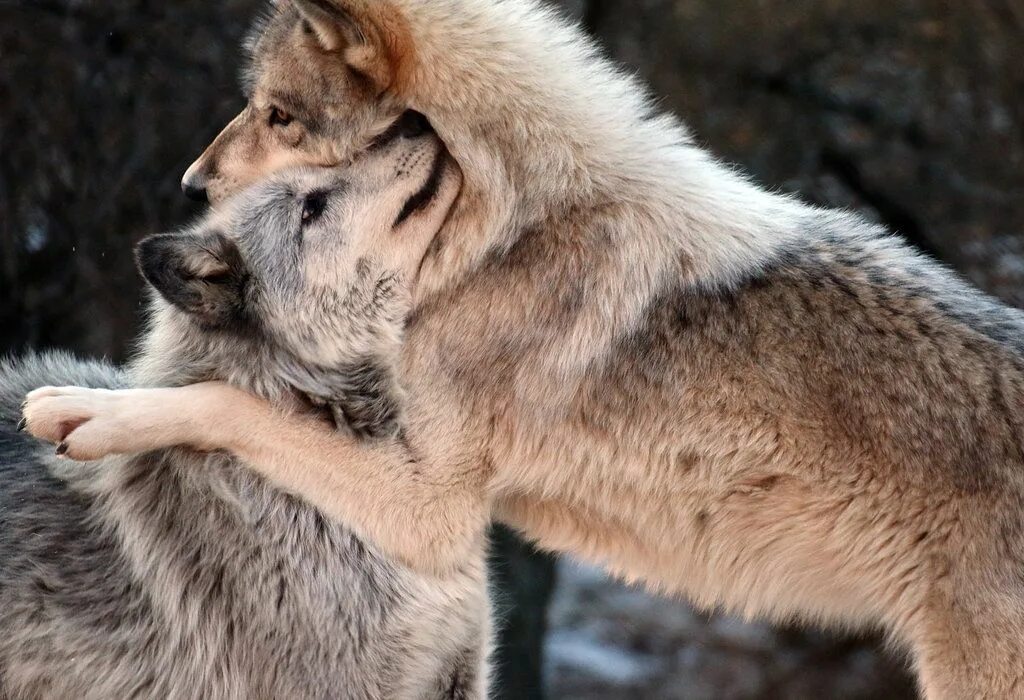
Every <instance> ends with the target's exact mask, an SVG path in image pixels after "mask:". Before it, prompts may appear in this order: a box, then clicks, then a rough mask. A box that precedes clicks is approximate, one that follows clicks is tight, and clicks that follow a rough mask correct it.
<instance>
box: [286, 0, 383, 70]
mask: <svg viewBox="0 0 1024 700" xmlns="http://www.w3.org/2000/svg"><path fill="white" fill-rule="evenodd" d="M291 4H292V5H293V6H294V7H295V9H296V10H297V11H298V13H299V16H300V17H301V18H302V23H303V27H304V28H305V29H306V31H307V32H308V33H310V34H312V35H313V36H314V37H315V38H316V41H317V43H318V44H319V45H320V48H321V49H323V50H324V51H327V52H330V53H340V54H341V55H342V56H343V58H344V60H345V63H347V64H348V65H349V66H350V67H351V68H352V69H353V70H355V71H356V72H358V73H360V74H361V75H363V76H365V77H366V78H368V79H369V80H370V81H371V82H372V83H373V84H374V85H375V86H376V87H377V88H379V89H384V88H386V87H388V86H389V85H390V84H391V83H392V81H393V79H394V76H395V74H396V73H397V71H398V67H397V66H396V65H394V64H393V61H392V58H393V57H394V56H396V55H398V54H397V52H396V51H395V50H394V49H395V47H392V46H388V45H386V43H385V41H384V37H385V36H388V37H391V38H392V39H396V40H397V34H396V32H394V31H393V28H392V31H385V27H383V26H382V25H381V23H382V22H383V21H385V20H384V17H383V13H382V12H381V8H380V7H375V8H373V9H371V8H370V3H368V2H364V1H363V0H291ZM380 4H383V3H380ZM384 7H385V8H386V7H387V5H386V4H385V5H384Z"/></svg>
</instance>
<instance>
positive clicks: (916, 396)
mask: <svg viewBox="0 0 1024 700" xmlns="http://www.w3.org/2000/svg"><path fill="white" fill-rule="evenodd" d="M251 46H252V54H253V57H252V63H251V69H250V71H249V73H248V75H247V81H246V86H247V92H248V95H249V104H248V106H247V107H246V109H245V110H244V111H243V112H242V114H241V115H240V116H239V118H238V119H236V120H235V122H233V123H232V124H231V125H229V126H228V127H227V128H226V129H225V131H224V132H223V133H222V134H221V136H220V137H218V139H217V140H216V141H215V142H214V143H213V144H212V145H211V146H210V148H209V150H208V151H207V152H206V153H205V154H203V156H201V157H200V159H199V160H198V161H197V162H196V163H195V165H194V166H193V167H192V168H191V169H190V171H189V173H187V174H186V184H188V185H190V186H191V187H192V188H193V190H196V191H201V192H205V193H206V195H207V196H208V197H209V198H211V199H213V200H217V199H220V198H222V197H224V196H225V195H226V194H227V193H229V192H230V191H233V190H234V189H236V188H237V187H239V186H241V185H242V184H244V183H245V182H249V181H253V180H257V179H260V178H263V177H265V176H266V175H267V174H268V173H270V172H273V171H274V170H276V169H278V168H280V167H283V166H284V165H290V164H296V163H303V164H307V165H340V166H344V165H345V164H346V163H347V162H349V161H350V160H351V159H352V158H354V157H356V156H357V155H358V154H359V153H360V152H362V151H363V150H364V149H366V148H367V147H369V145H370V144H372V143H374V141H375V139H377V138H378V137H379V135H380V134H381V133H386V132H387V130H388V129H389V128H391V127H390V125H391V124H393V123H401V121H402V120H403V119H409V116H408V114H409V112H407V110H413V111H414V112H415V113H419V114H422V115H425V116H426V117H427V118H428V119H429V120H430V122H431V123H432V124H433V126H434V127H435V128H436V129H437V131H438V133H439V135H440V136H441V138H442V139H443V140H444V142H445V143H446V144H447V146H448V148H449V149H450V151H451V153H452V155H453V157H454V158H455V160H456V161H457V162H458V164H459V166H460V168H461V170H462V172H463V175H464V181H463V184H462V187H461V189H460V192H459V195H458V198H457V200H456V203H455V205H454V207H453V209H452V211H451V213H450V215H449V216H448V218H447V219H446V221H445V224H444V226H443V227H442V228H441V229H440V231H439V232H438V234H437V236H435V238H434V239H433V241H432V242H431V243H430V245H429V246H428V247H427V248H426V249H425V253H424V255H423V256H422V258H421V260H420V261H419V263H418V266H417V267H416V270H415V276H414V277H410V278H409V280H410V281H409V292H408V294H409V296H410V298H411V299H412V303H411V310H410V312H409V314H408V315H407V317H406V322H405V325H404V328H403V331H402V339H401V343H400V349H399V357H398V359H397V360H396V361H395V367H396V368H397V370H396V375H395V377H396V382H397V385H398V386H399V387H400V388H401V391H402V397H403V398H402V401H401V405H402V425H403V427H404V431H403V434H402V435H401V436H400V438H395V439H392V440H390V441H385V442H377V443H373V444H369V443H360V442H358V441H356V440H354V439H352V438H347V437H344V436H339V435H338V434H336V433H334V432H331V431H328V430H327V429H325V428H324V427H322V426H320V425H318V424H316V423H314V422H312V421H310V420H308V419H303V418H301V417H292V418H286V419H282V418H280V417H278V415H277V414H276V413H275V412H274V411H273V410H272V407H271V406H269V405H268V404H267V403H266V402H265V401H261V400H259V399H257V398H254V397H251V396H249V395H246V394H244V393H241V392H239V391H237V390H235V389H232V388H230V387H227V386H224V385H217V384H205V385H202V386H201V387H190V388H188V389H180V390H176V391H174V392H173V393H172V394H171V395H170V396H167V395H163V396H164V398H162V399H161V400H160V402H154V401H153V399H152V397H151V396H149V395H145V396H137V397H135V398H134V399H132V398H130V397H124V396H119V395H118V396H114V397H109V396H101V395H96V394H94V393H91V392H77V391H74V390H69V391H68V392H66V393H64V394H58V395H52V396H48V395H47V394H46V393H45V392H44V393H42V394H36V395H33V399H32V400H31V401H30V405H29V407H28V410H27V412H26V415H27V416H28V417H29V420H30V423H31V424H32V430H33V431H34V432H36V433H37V434H39V435H41V436H43V437H46V438H48V439H51V440H54V441H64V442H65V444H66V447H67V449H68V454H69V455H71V456H72V457H77V458H82V457H93V456H97V455H100V454H105V453H106V452H108V451H111V452H118V451H125V450H131V449H142V448H149V447H154V446H162V445H166V444H174V443H185V444H191V445H201V446H206V447H218V448H223V449H227V450H229V451H231V452H233V453H234V454H237V455H239V456H240V457H241V458H242V459H243V460H244V461H245V462H246V463H248V464H250V465H252V466H253V468H255V469H256V470H257V471H258V472H259V473H260V474H262V475H264V476H265V477H266V478H267V479H269V480H270V481H271V482H273V483H275V484H278V485H280V486H282V487H284V488H287V489H290V490H292V491H293V492H294V493H296V494H300V495H301V496H302V497H303V498H305V499H307V500H309V501H310V502H311V503H314V504H316V505H317V506H319V507H321V508H322V509H323V510H324V512H326V513H328V514H330V515H331V516H332V517H338V518H341V519H342V520H344V521H345V522H350V523H353V524H354V526H355V527H356V528H357V531H358V532H360V534H362V535H364V536H365V537H366V538H367V539H368V540H370V541H372V542H374V543H375V544H376V545H378V546H379V547H380V548H381V550H382V551H383V552H385V553H386V554H387V555H388V556H390V557H394V558H396V559H397V560H399V561H402V562H405V563H406V564H408V565H410V566H412V567H415V568H417V569H419V570H422V571H426V572H431V573H432V574H433V575H437V576H445V575H448V574H449V573H450V572H452V571H457V570H459V567H460V566H462V565H463V563H464V562H465V561H467V560H468V558H470V557H471V556H472V555H473V554H474V553H475V552H476V549H477V547H478V542H479V539H480V537H481V532H482V531H483V528H484V525H485V524H486V523H487V522H488V521H489V520H490V519H491V518H492V517H496V518H499V519H501V520H503V521H505V522H507V523H509V524H511V525H512V526H514V527H516V528H518V529H520V530H521V531H522V532H524V533H525V534H526V535H527V536H529V537H531V538H533V539H535V540H536V541H537V542H539V543H540V544H541V545H542V546H544V547H548V548H550V549H553V550H557V551H567V552H573V553H575V554H577V555H579V556H581V557H584V558H586V559H589V560H592V561H596V562H599V563H601V564H603V565H604V566H605V567H607V569H608V570H609V571H612V572H614V573H617V574H619V575H621V576H623V577H625V578H627V579H630V580H635V581H642V582H644V583H645V584H646V585H647V586H648V587H650V588H651V589H653V590H658V591H666V592H670V593H672V594H679V595H683V596H686V597H688V598H689V599H690V600H692V601H694V602H696V603H697V604H699V605H702V606H705V607H714V606H720V607H723V608H726V609H728V610H731V611H736V612H740V613H744V614H746V615H751V616H753V615H757V616H764V617H768V618H772V619H775V620H789V619H793V618H797V619H801V620H804V621H807V622H810V623H815V624H830V625H838V626H843V627H864V626H880V627H882V628H884V629H885V630H887V631H888V633H889V634H890V636H891V638H892V640H893V644H894V645H895V646H898V647H899V648H902V649H905V650H907V652H908V653H909V656H910V658H911V660H912V663H913V664H914V666H915V668H916V670H917V672H918V674H919V678H920V684H921V689H922V692H923V693H924V694H925V695H926V696H928V697H930V698H965V697H1010V696H1020V695H1022V694H1024V575H1022V572H1024V423H1022V421H1021V419H1020V414H1021V408H1022V406H1024V315H1022V314H1021V313H1020V312H1019V311H1016V310H1013V309H1010V308H1007V307H1005V306H1002V305H1000V304H999V303H997V302H995V301H993V300H991V299H989V298H987V297H985V296H983V295H982V294H980V293H978V292H977V291H975V290H973V289H971V288H970V287H968V286H967V285H966V284H964V283H963V282H962V281H960V280H959V279H957V278H956V277H955V276H954V275H953V274H951V273H950V272H948V271H947V270H945V269H943V268H941V267H940V266H938V265H936V264H934V263H932V262H930V261H928V260H926V259H922V258H921V257H919V256H918V255H916V254H914V253H913V252H912V251H911V250H909V249H908V248H907V247H906V246H905V245H903V244H902V243H900V242H899V241H897V240H894V239H892V238H890V237H889V236H888V234H887V233H886V232H885V231H882V230H880V229H878V228H877V227H874V226H872V225H870V224H868V223H866V222H864V221H862V220H861V219H859V218H857V217H856V216H852V215H849V214H845V213H841V212H834V211H822V210H818V209H815V208H812V207H809V206H806V205H804V204H802V203H800V202H799V201H797V200H795V199H793V198H789V197H784V196H780V195H777V194H773V193H769V192H765V191H763V190H762V189H760V188H758V187H756V186H755V185H753V184H751V183H750V182H748V181H747V180H746V179H745V178H744V177H742V176H741V175H739V174H737V173H736V172H735V171H734V170H733V169H731V168H729V167H728V166H725V165H722V164H720V163H719V162H717V161H716V160H715V159H714V158H713V157H712V156H711V155H710V154H708V153H707V152H706V151H705V150H704V149H702V148H700V147H699V146H698V145H697V144H696V143H695V142H694V140H693V138H692V137H691V135H690V134H689V133H688V132H687V130H686V129H685V128H684V127H683V126H682V125H681V124H679V123H678V122H677V120H676V119H674V118H673V117H671V116H669V115H666V114H662V113H659V112H658V111H657V110H656V109H655V108H654V107H653V106H652V104H651V102H650V100H649V99H648V97H647V95H646V93H645V91H644V89H643V88H642V87H640V86H639V85H638V84H637V82H636V81H635V80H634V79H632V78H631V77H628V76H626V75H624V74H623V73H622V72H621V71H620V70H618V69H617V68H616V67H615V66H613V65H611V64H610V63H609V62H608V61H607V60H605V59H604V58H603V57H602V56H601V55H600V52H599V51H598V50H597V49H596V48H595V47H594V45H593V44H592V43H591V42H590V41H589V40H588V39H587V38H585V37H584V36H583V35H582V33H581V32H580V31H578V30H577V29H576V28H574V27H571V26H568V25H567V24H566V23H564V22H562V21H561V20H559V19H558V18H557V17H556V16H555V15H554V14H553V13H552V12H550V11H548V10H545V9H544V8H543V7H541V6H540V5H539V4H537V3H534V2H530V1H529V0H380V1H378V2H370V1H368V0H367V1H361V0H291V1H282V2H279V3H277V4H276V5H275V6H274V8H273V9H272V11H271V14H270V15H269V17H268V19H267V20H266V22H264V23H263V24H262V25H261V27H260V28H259V29H258V30H257V33H256V34H255V36H254V40H253V42H252V44H251ZM403 114H405V115H406V116H405V117H403V116H402V115H403ZM243 164H244V165H243ZM414 248H415V250H416V251H419V250H420V247H419V243H418V242H416V243H415V244H414ZM118 406H121V407H122V408H118ZM148 407H155V408H153V410H152V411H150V409H149V408H148ZM227 407H232V409H233V411H234V412H233V416H235V418H233V419H232V420H227V421H224V420H221V421H218V420H215V419H214V417H215V416H217V415H222V414H223V413H224V412H225V410H226V408H227ZM142 408H146V413H145V415H146V420H147V421H149V422H150V423H151V424H153V425H155V426H159V429H153V430H140V429H138V427H137V426H136V424H135V423H133V422H132V421H131V420H127V419H122V418H120V417H119V416H127V415H129V414H130V411H131V410H141V409H142ZM181 415H187V416H189V417H188V419H186V420H176V419H175V417H176V416H181ZM67 421H72V424H78V423H82V427H80V428H78V429H77V430H75V431H71V432H69V431H68V430H66V429H63V428H62V427H61V425H62V423H64V422H67ZM409 513H415V514H416V526H415V527H405V526H403V525H404V524H405V523H407V521H408V518H409V515H408V514H409Z"/></svg>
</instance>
